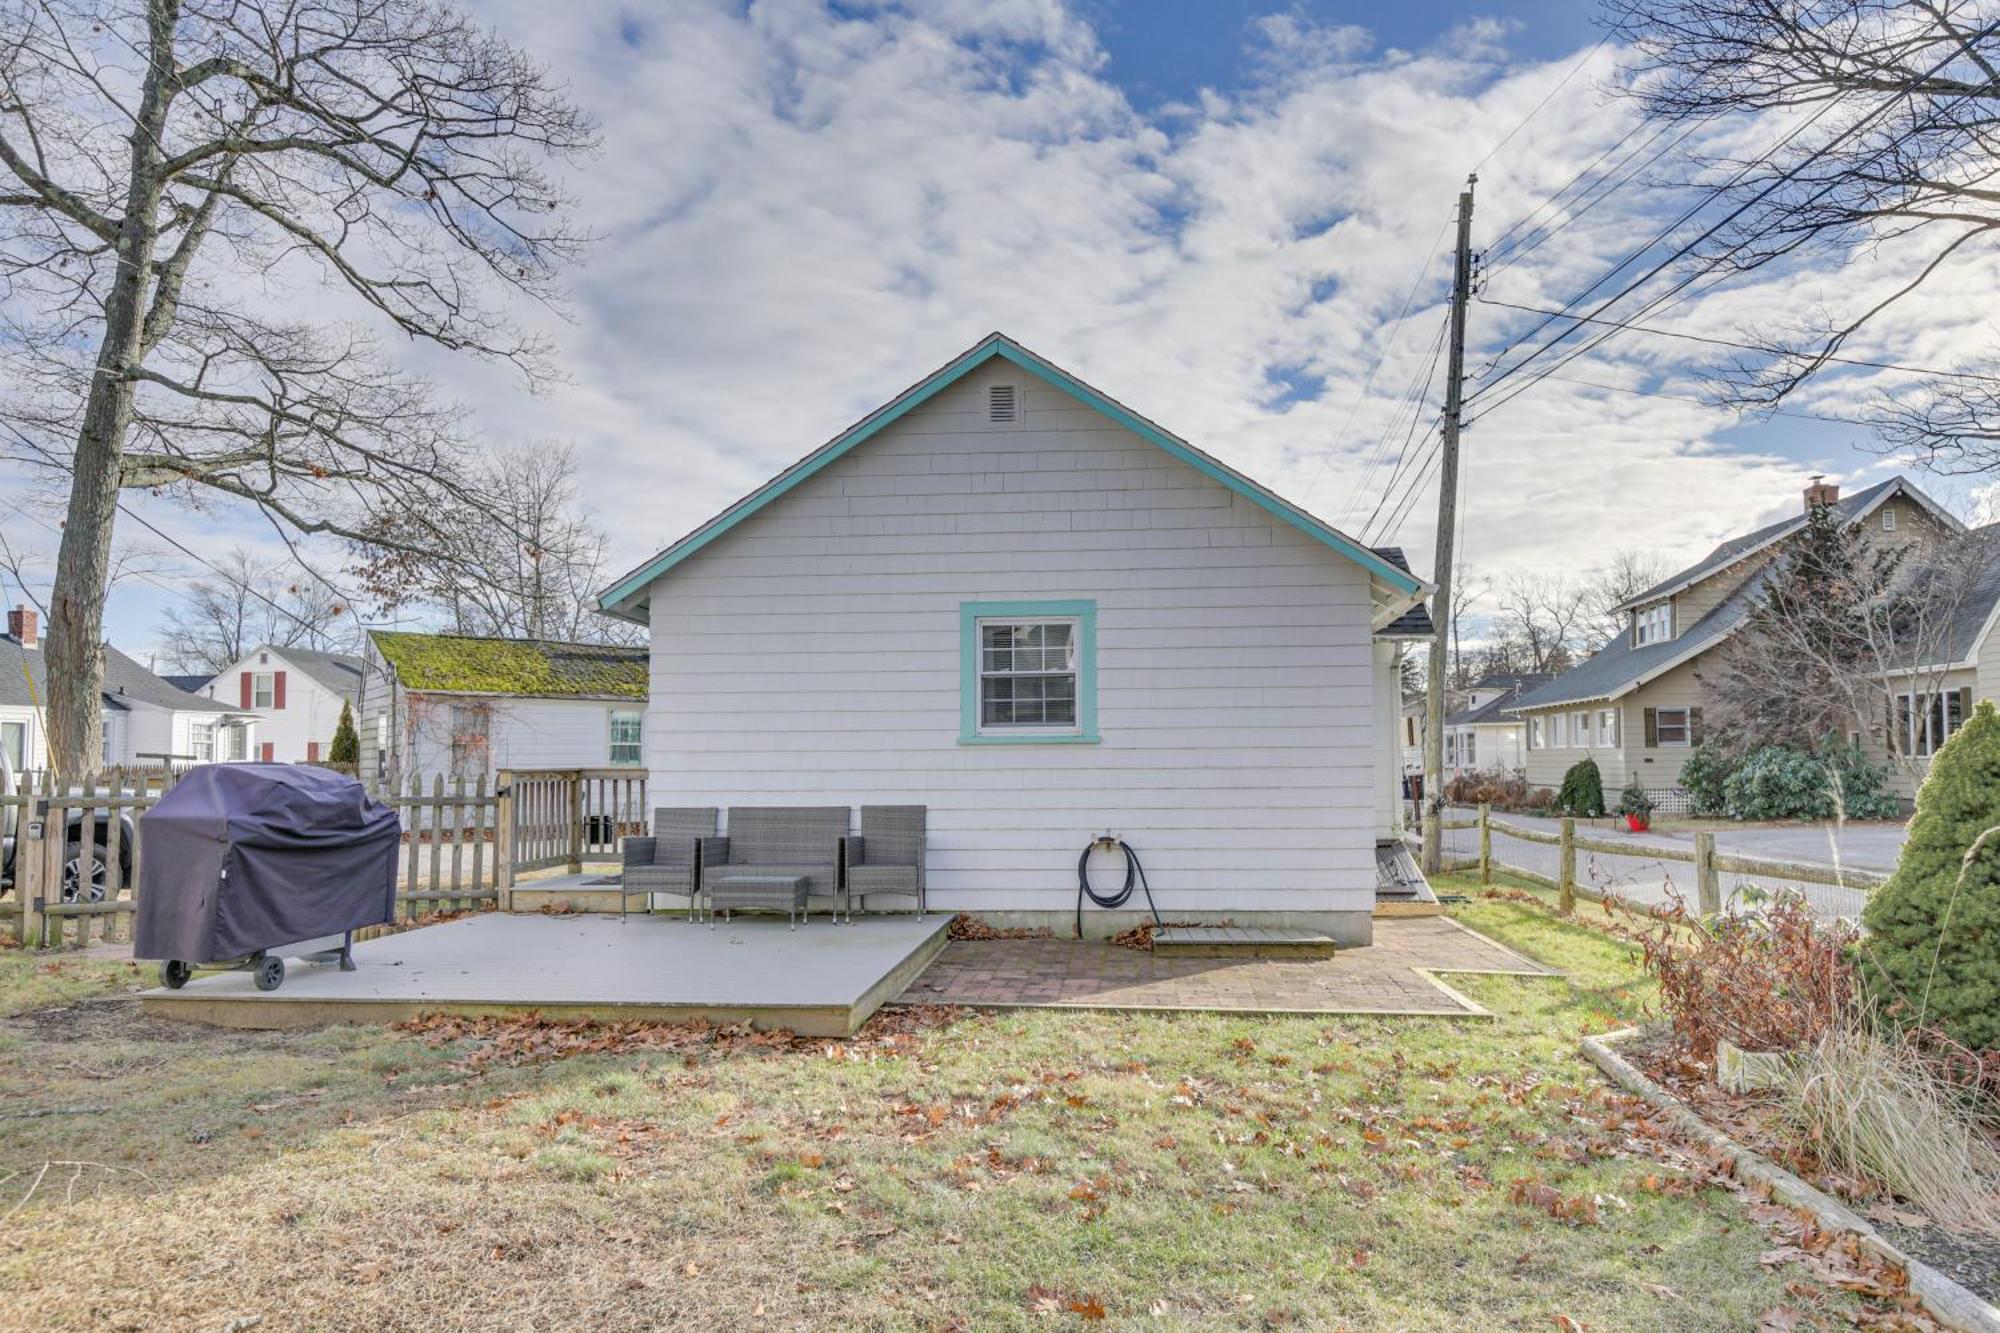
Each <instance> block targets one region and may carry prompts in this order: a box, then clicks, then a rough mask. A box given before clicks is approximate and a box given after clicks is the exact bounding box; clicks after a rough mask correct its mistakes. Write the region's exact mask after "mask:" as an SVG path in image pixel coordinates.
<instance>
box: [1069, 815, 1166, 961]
mask: <svg viewBox="0 0 2000 1333" xmlns="http://www.w3.org/2000/svg"><path fill="white" fill-rule="evenodd" d="M1100 847H1101V848H1103V849H1104V850H1106V851H1110V850H1111V849H1113V848H1116V849H1118V850H1119V851H1122V852H1124V853H1125V882H1124V883H1123V884H1122V885H1120V886H1119V888H1118V891H1117V892H1116V893H1107V894H1100V893H1098V891H1097V890H1096V889H1093V888H1091V887H1090V854H1091V853H1092V852H1094V851H1096V850H1098V849H1099V848H1100ZM1134 883H1137V884H1138V885H1139V886H1140V887H1141V888H1143V889H1145V890H1146V908H1147V910H1148V911H1150V912H1151V913H1152V914H1153V924H1154V925H1156V926H1165V925H1166V922H1164V921H1162V920H1160V909H1159V908H1158V907H1156V906H1154V905H1153V886H1152V885H1151V884H1149V883H1147V881H1146V867H1145V866H1143V865H1141V864H1140V862H1139V853H1137V852H1135V851H1133V850H1132V845H1131V844H1130V843H1128V842H1126V841H1125V840H1124V839H1123V838H1113V837H1111V836H1110V835H1108V834H1107V835H1106V836H1104V837H1102V838H1098V839H1095V840H1094V841H1092V842H1091V844H1090V845H1089V846H1088V847H1086V848H1084V849H1083V855H1081V856H1079V857H1077V858H1076V937H1077V938H1078V939H1082V938H1083V900H1084V899H1085V898H1089V899H1090V901H1092V902H1094V903H1096V904H1097V905H1098V906H1099V907H1102V908H1104V909H1105V910H1106V911H1111V910H1114V909H1116V908H1120V907H1123V906H1124V905H1125V904H1126V903H1127V902H1129V901H1131V898H1132V886H1133V884H1134Z"/></svg>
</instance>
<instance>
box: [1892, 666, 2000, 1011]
mask: <svg viewBox="0 0 2000 1333" xmlns="http://www.w3.org/2000/svg"><path fill="white" fill-rule="evenodd" d="M1996 826H2000V713H1996V712H1995V711H1994V707H1993V705H1992V704H1991V703H1990V702H1989V703H1982V704H1980V705H1979V707H1978V708H1976V709H1974V710H1973V713H1972V717H1971V719H1970V720H1969V721H1968V722H1967V723H1966V724H1965V725H1964V726H1963V727H1960V728H1959V729H1958V730H1957V731H1956V732H1954V733H1953V734H1952V737H1951V739H1950V740H1948V741H1946V742H1945V745H1944V748H1943V749H1942V750H1940V751H1938V753H1937V757H1936V758H1934V759H1932V760H1931V770H1930V775H1929V776H1928V777H1926V778H1925V779H1924V785H1923V789H1922V790H1921V791H1919V792H1918V793H1917V816H1916V818H1915V819H1914V820H1912V821H1911V823H1910V836H1909V839H1908V841H1906V842H1905V843H1904V844H1903V855H1902V858H1901V860H1900V861H1898V863H1897V865H1896V873H1895V874H1894V875H1892V876H1890V878H1889V882H1888V883H1887V884H1884V885H1883V886H1882V887H1881V888H1879V889H1877V890H1876V891H1875V892H1874V893H1873V894H1871V895H1870V896H1869V899H1868V906H1867V908H1866V909H1865V911H1864V913H1863V915H1862V920H1863V922H1864V923H1865V924H1866V925H1867V927H1868V932H1869V938H1868V947H1867V950H1866V952H1865V954H1864V956H1863V967H1864V970H1865V971H1866V973H1867V975H1868V979H1869V981H1870V983H1871V986H1872V987H1873V988H1874V989H1875V990H1876V992H1877V996H1878V998H1879V999H1880V1000H1881V1002H1882V1003H1883V1005H1884V1006H1885V1008H1886V1009H1887V1011H1888V1012H1889V1013H1890V1014H1891V1016H1893V1017H1895V1018H1896V1019H1897V1020H1898V1021H1900V1022H1903V1023H1906V1024H1915V1023H1934V1024H1935V1025H1937V1026H1938V1027H1939V1028H1941V1029H1943V1031H1944V1033H1945V1034H1946V1035H1947V1036H1949V1037H1950V1038H1952V1040H1954V1041H1956V1042H1959V1043H1960V1044H1962V1045H1964V1046H1966V1047H1968V1048H1970V1049H1971V1050H1974V1051H1987V1050H1991V1049H1994V1048H1996V1047H2000V949H1996V948H1995V947H1994V941H1995V940H1996V939H2000V834H1996V833H1993V830H1994V828H1995V827H1996ZM1989 834H1991V835H1992V836H1988V835H1989Z"/></svg>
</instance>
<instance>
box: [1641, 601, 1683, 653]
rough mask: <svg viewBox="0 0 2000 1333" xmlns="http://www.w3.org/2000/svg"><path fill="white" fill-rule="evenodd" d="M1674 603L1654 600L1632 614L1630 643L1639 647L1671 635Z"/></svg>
mask: <svg viewBox="0 0 2000 1333" xmlns="http://www.w3.org/2000/svg"><path fill="white" fill-rule="evenodd" d="M1673 632H1674V604H1673V603H1672V602H1655V603H1654V604H1653V605H1651V606H1649V607H1646V608H1644V609H1643V610H1640V611H1635V612H1633V614H1632V644H1633V646H1634V647H1641V646H1644V645H1645V644H1649V643H1663V642H1665V641H1666V640H1667V639H1670V638H1672V637H1673Z"/></svg>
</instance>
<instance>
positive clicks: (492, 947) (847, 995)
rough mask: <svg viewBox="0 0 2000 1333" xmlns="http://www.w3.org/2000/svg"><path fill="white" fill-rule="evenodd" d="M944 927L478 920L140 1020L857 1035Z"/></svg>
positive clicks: (157, 998)
mask: <svg viewBox="0 0 2000 1333" xmlns="http://www.w3.org/2000/svg"><path fill="white" fill-rule="evenodd" d="M946 924H947V918H945V917H943V916H935V915H934V916H931V917H929V918H927V919H925V920H923V921H918V920H916V919H915V918H913V917H907V916H895V917H888V916H884V917H860V918H857V919H856V921H855V923H854V924H853V925H851V926H835V925H833V924H832V923H831V922H829V921H826V920H824V919H816V920H814V921H813V922H812V923H811V924H809V925H805V926H801V927H800V928H799V929H798V930H796V931H792V930H788V929H786V925H785V922H784V921H783V920H782V919H780V920H757V919H742V918H739V919H738V920H736V921H734V922H731V923H727V924H718V926H717V927H716V928H715V929H713V930H710V929H709V928H708V927H706V926H701V925H690V924H689V923H688V922H687V920H686V919H685V917H684V916H682V915H681V914H680V913H668V914H661V915H645V914H639V915H634V916H632V917H630V918H628V919H627V920H625V921H623V922H621V921H619V920H618V919H617V918H616V917H603V916H543V915H540V914H534V915H512V914H506V913H498V912H488V913H482V914H480V915H478V916H471V917H464V918H461V919H459V920H456V921H447V922H443V923H441V924H439V925H435V926H427V927H424V928H423V929H421V930H412V931H406V932H404V933H402V934H398V935H389V936H385V937H383V938H381V939H376V940H369V941H366V942H364V943H362V944H357V945H356V946H355V947H354V961H355V970H354V971H353V972H341V971H339V970H338V969H337V968H335V967H332V966H321V965H314V964H307V963H296V962H294V963H291V964H290V965H289V970H288V975H287V977H286V980H285V984H284V985H283V986H282V987H281V988H279V989H278V990H275V991H268V992H267V991H260V990H258V989H257V988H256V986H255V985H254V984H253V982H252V980H251V978H250V975H249V974H248V973H244V972H224V973H217V974H214V975H209V976H201V977H197V978H196V979H195V980H194V981H192V982H190V983H189V984H188V986H187V987H186V988H185V989H183V990H179V991H170V990H166V989H156V990H150V991H147V992H145V993H144V994H143V995H141V996H140V1003H141V1004H142V1005H143V1006H144V1008H145V1009H146V1010H147V1011H148V1012H150V1013H154V1014H158V1015H160V1016H162V1017H169V1018H186V1019H191V1020H194V1021H198V1022H207V1023H215V1024H219V1025H223V1026H228V1027H253V1028H270V1027H299V1026H306V1025H310V1024H314V1023H330V1022H389V1021H395V1020H397V1019H400V1018H406V1017H410V1016H413V1015H415V1014H418V1013H436V1012H451V1013H506V1012H517V1011H525V1010H528V1009H539V1010H541V1011H542V1012H543V1013H545V1014H548V1015H550V1016H556V1015H565V1016H574V1017H582V1016H590V1017H602V1018H646V1019H657V1020H687V1019H694V1018H710V1019H713V1020H714V1021H717V1022H745V1021H747V1022H753V1023H756V1024H757V1025H758V1026H760V1027H789V1028H791V1029H792V1030H793V1031H796V1032H802V1033H808V1034H810V1035H814V1036H841V1035H845V1034H847V1033H850V1032H852V1031H854V1030H855V1029H856V1028H858V1027H859V1026H860V1025H861V1024H862V1023H863V1022H864V1021H866V1019H867V1018H868V1016H869V1015H870V1014H872V1013H873V1012H874V1011H875V1010H876V1009H877V1008H878V1007H880V1006H881V1004H882V1003H883V1002H884V1001H885V1000H887V999H889V998H890V997H892V996H894V995H895V994H896V993H897V992H898V991H900V990H902V989H903V988H904V987H905V986H907V985H908V984H909V983H910V982H911V981H912V980H914V979H915V977H916V976H917V974H918V973H920V972H921V971H922V970H923V968H924V967H925V966H927V965H928V964H929V963H930V961H931V960H932V959H933V958H934V957H936V955H937V953H938V951H939V950H941V949H942V948H943V947H944V938H945V927H946Z"/></svg>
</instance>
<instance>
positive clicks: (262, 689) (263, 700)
mask: <svg viewBox="0 0 2000 1333" xmlns="http://www.w3.org/2000/svg"><path fill="white" fill-rule="evenodd" d="M277 697H278V691H277V689H276V687H275V686H274V684H273V683H272V676H271V673H270V672H268V671H258V672H253V673H252V674H251V677H250V706H251V707H252V708H270V707H273V706H274V704H275V701H276V699H277Z"/></svg>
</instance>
